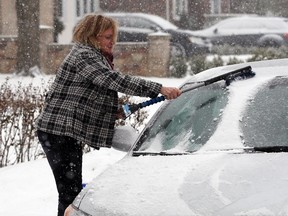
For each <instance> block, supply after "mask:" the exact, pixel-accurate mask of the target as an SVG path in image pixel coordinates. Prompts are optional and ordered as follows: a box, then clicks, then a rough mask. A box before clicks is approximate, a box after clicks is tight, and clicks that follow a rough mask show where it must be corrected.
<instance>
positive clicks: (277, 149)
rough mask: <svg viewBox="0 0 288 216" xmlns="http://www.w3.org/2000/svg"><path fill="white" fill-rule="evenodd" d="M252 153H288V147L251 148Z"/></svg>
mask: <svg viewBox="0 0 288 216" xmlns="http://www.w3.org/2000/svg"><path fill="white" fill-rule="evenodd" d="M252 149H253V150H254V151H261V152H267V153H271V152H288V146H264V147H253V148H252Z"/></svg>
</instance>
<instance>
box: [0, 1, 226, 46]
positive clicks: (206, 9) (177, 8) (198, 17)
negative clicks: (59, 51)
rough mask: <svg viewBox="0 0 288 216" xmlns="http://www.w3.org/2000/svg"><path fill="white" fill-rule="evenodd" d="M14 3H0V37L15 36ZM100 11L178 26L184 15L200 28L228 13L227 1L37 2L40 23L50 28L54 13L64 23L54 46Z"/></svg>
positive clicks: (65, 39) (69, 36)
mask: <svg viewBox="0 0 288 216" xmlns="http://www.w3.org/2000/svg"><path fill="white" fill-rule="evenodd" d="M15 2H16V0H0V35H17V22H16V20H17V17H16V11H15ZM101 11H109V12H113V11H123V12H143V13H150V14H156V15H158V16H161V17H163V18H165V19H167V20H169V21H170V22H172V23H174V24H176V25H178V26H180V27H181V24H182V23H183V22H182V20H181V17H183V16H186V17H188V18H189V19H191V20H192V21H194V22H195V23H196V24H197V25H198V26H203V24H204V22H205V19H206V18H205V16H206V15H207V14H210V15H218V14H222V13H229V12H230V0H157V1H155V0H145V1H143V0H40V24H41V25H42V26H51V27H53V22H54V20H53V17H54V13H55V15H56V16H58V17H59V19H60V20H61V21H62V22H63V24H64V30H63V31H62V33H61V34H59V35H58V43H61V44H67V43H70V42H71V40H72V32H73V28H74V26H75V24H76V23H77V22H78V21H79V19H80V18H81V17H83V15H84V14H87V13H91V12H101Z"/></svg>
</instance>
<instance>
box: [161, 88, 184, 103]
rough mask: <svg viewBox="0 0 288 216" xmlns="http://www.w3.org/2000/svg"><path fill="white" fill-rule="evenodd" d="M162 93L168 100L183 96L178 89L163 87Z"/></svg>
mask: <svg viewBox="0 0 288 216" xmlns="http://www.w3.org/2000/svg"><path fill="white" fill-rule="evenodd" d="M160 93H161V94H162V95H164V97H165V98H166V99H168V100H171V99H175V98H177V97H179V96H180V95H181V94H182V91H181V90H180V89H179V88H176V87H164V86H162V88H161V91H160Z"/></svg>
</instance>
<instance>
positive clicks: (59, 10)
mask: <svg viewBox="0 0 288 216" xmlns="http://www.w3.org/2000/svg"><path fill="white" fill-rule="evenodd" d="M57 16H58V17H63V0H58V1H57Z"/></svg>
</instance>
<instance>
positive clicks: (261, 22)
mask: <svg viewBox="0 0 288 216" xmlns="http://www.w3.org/2000/svg"><path fill="white" fill-rule="evenodd" d="M287 21H288V19H286V18H280V17H259V16H241V17H233V18H227V19H225V20H222V21H220V22H218V23H216V24H214V25H212V26H211V27H209V28H206V29H203V30H199V31H194V35H197V36H202V37H207V38H209V39H210V40H211V42H212V44H213V45H223V44H228V45H232V46H235V45H239V46H258V47H269V46H271V47H279V46H281V45H288V22H287Z"/></svg>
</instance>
